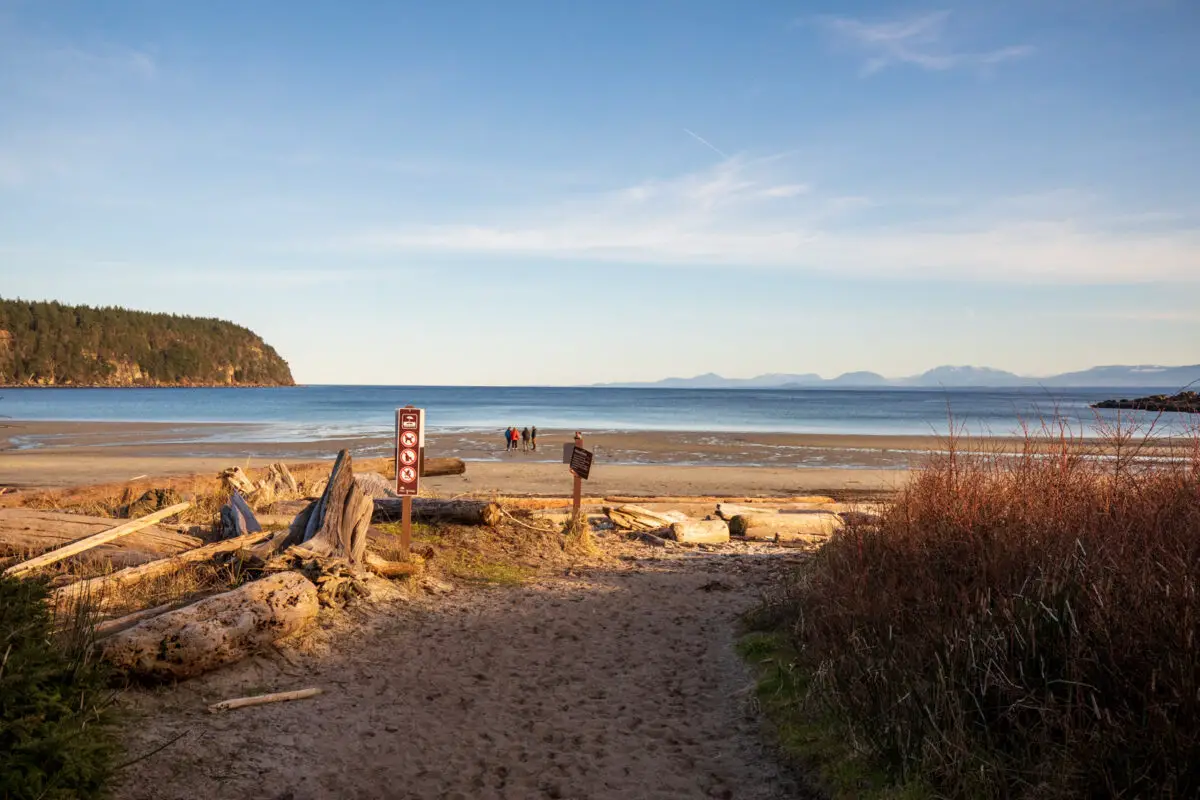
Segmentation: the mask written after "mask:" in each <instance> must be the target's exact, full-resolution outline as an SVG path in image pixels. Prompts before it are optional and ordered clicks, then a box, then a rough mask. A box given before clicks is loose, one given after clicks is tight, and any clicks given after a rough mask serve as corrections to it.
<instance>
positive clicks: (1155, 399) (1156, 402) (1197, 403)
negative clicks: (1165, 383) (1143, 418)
mask: <svg viewBox="0 0 1200 800" xmlns="http://www.w3.org/2000/svg"><path fill="white" fill-rule="evenodd" d="M1092 408H1119V409H1129V410H1133V411H1171V412H1176V413H1180V414H1200V392H1180V393H1179V394H1175V395H1166V394H1152V395H1150V396H1149V397H1139V398H1137V399H1134V400H1124V399H1122V400H1104V401H1101V402H1099V403H1092Z"/></svg>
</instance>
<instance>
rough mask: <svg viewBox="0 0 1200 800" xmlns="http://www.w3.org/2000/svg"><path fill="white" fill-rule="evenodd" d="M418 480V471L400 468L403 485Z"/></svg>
mask: <svg viewBox="0 0 1200 800" xmlns="http://www.w3.org/2000/svg"><path fill="white" fill-rule="evenodd" d="M416 479H417V471H416V470H415V469H413V468H412V467H401V468H400V482H401V483H412V482H413V481H415V480H416Z"/></svg>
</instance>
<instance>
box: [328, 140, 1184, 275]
mask: <svg viewBox="0 0 1200 800" xmlns="http://www.w3.org/2000/svg"><path fill="white" fill-rule="evenodd" d="M767 166H768V162H767V160H760V161H751V160H746V159H744V158H739V157H734V158H731V159H730V160H728V161H726V162H722V163H721V164H718V165H716V166H714V167H711V168H709V169H705V170H702V171H699V172H695V173H689V174H685V175H681V176H679V177H676V178H674V179H671V180H659V181H647V182H644V183H641V184H638V185H636V186H631V187H626V188H621V189H617V190H614V191H608V192H601V193H596V194H592V195H584V196H576V197H571V198H567V199H565V200H562V201H560V202H555V203H549V204H547V205H546V206H545V207H539V208H529V209H525V210H520V209H503V210H500V209H498V210H496V211H495V212H494V213H490V214H487V215H484V216H480V217H474V218H470V219H458V220H451V221H447V222H445V223H443V224H438V225H424V226H406V225H398V226H396V227H392V228H385V229H373V230H367V231H360V232H355V233H352V234H350V235H348V236H345V237H342V238H341V239H339V240H338V241H337V242H335V243H334V244H333V247H334V249H337V250H339V251H344V252H351V253H356V254H363V253H368V254H374V255H380V254H388V255H390V254H398V253H457V254H492V255H505V256H520V257H527V258H538V257H541V258H547V259H568V260H570V259H574V260H601V261H614V262H627V263H634V264H656V265H696V266H730V267H741V268H752V269H753V268H771V269H782V270H793V271H812V272H827V273H836V274H839V275H844V276H847V277H887V278H896V279H930V278H941V279H956V280H986V281H1005V282H1017V283H1039V282H1058V283H1075V284H1104V283H1126V282H1148V281H1180V282H1195V281H1197V280H1200V228H1198V227H1197V226H1195V225H1194V224H1193V225H1191V226H1190V227H1189V226H1182V227H1176V228H1173V229H1170V230H1166V231H1163V230H1162V229H1161V228H1156V229H1154V230H1149V229H1144V228H1140V227H1139V226H1137V225H1136V224H1134V225H1126V226H1114V225H1113V224H1112V223H1113V220H1114V219H1115V217H1114V215H1113V214H1112V213H1109V214H1106V215H1103V216H1092V215H1091V214H1090V212H1089V213H1082V212H1081V213H1079V214H1076V215H1069V216H1064V215H1063V214H1062V213H1061V211H1059V212H1056V213H1053V214H1044V215H1043V214H1038V213H1032V212H1022V211H1021V210H1020V209H1021V206H1022V204H1021V203H1016V204H1009V203H1006V202H1002V201H996V200H993V201H987V202H983V203H974V204H969V203H966V202H963V203H959V204H957V205H952V206H948V207H939V208H937V209H934V210H932V211H930V212H928V213H929V214H934V213H940V214H941V216H928V215H927V216H926V217H925V218H923V219H921V220H920V221H918V222H913V223H909V224H906V225H905V226H903V227H900V226H895V225H888V224H882V223H878V222H871V221H870V220H869V219H864V218H862V216H861V214H862V211H863V209H864V208H870V210H871V218H872V219H881V218H886V216H887V212H888V209H889V206H890V205H892V204H889V203H886V202H883V201H878V200H875V201H872V200H869V199H867V198H862V197H858V196H854V195H840V194H836V193H831V194H823V193H820V192H816V191H812V190H811V189H809V187H807V185H805V184H802V183H799V182H795V181H784V180H780V179H779V178H778V177H776V176H777V175H778V173H779V172H780V171H781V170H780V168H779V166H778V165H777V164H771V165H770V169H767ZM801 187H803V188H804V189H806V190H808V191H800V188H801ZM905 210H907V211H911V208H907V209H905ZM1114 229H1115V230H1118V231H1119V232H1117V233H1114V232H1113V230H1114Z"/></svg>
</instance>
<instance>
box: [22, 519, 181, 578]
mask: <svg viewBox="0 0 1200 800" xmlns="http://www.w3.org/2000/svg"><path fill="white" fill-rule="evenodd" d="M112 524H113V521H112V520H111V519H109V518H107V517H85V516H82V515H80V514H62V513H58V512H55V511H38V510H36V509H32V508H0V553H7V554H13V555H25V554H28V553H30V552H37V553H40V552H44V551H46V550H52V549H54V548H56V547H61V546H63V545H65V544H69V543H70V542H74V541H76V540H78V539H82V538H84V537H87V536H91V535H92V534H96V533H100V532H101V531H106V530H108V529H109V528H111V527H112ZM201 544H203V542H201V541H200V539H198V538H196V537H195V536H188V535H187V534H184V533H178V532H176V531H173V530H168V529H166V528H163V527H160V526H159V525H151V526H150V527H148V528H143V529H142V530H140V531H138V532H137V533H132V534H130V535H129V536H123V537H121V538H120V539H117V540H115V541H112V542H109V543H107V544H103V545H100V546H99V547H96V548H94V549H92V550H91V551H89V552H88V555H89V557H94V558H103V559H107V560H108V561H109V562H110V563H111V564H112V565H113V566H114V567H118V568H119V567H128V566H134V565H136V564H144V563H146V562H147V561H153V560H155V559H156V558H162V557H163V556H169V555H172V554H173V553H178V552H180V551H181V550H188V549H191V548H193V547H198V546H199V545H201Z"/></svg>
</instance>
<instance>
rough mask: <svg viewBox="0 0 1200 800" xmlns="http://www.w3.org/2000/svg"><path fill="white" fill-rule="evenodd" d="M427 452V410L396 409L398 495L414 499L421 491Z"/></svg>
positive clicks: (409, 407)
mask: <svg viewBox="0 0 1200 800" xmlns="http://www.w3.org/2000/svg"><path fill="white" fill-rule="evenodd" d="M424 450H425V409H423V408H413V407H412V406H406V407H404V408H397V409H396V494H398V495H400V496H401V497H414V496H416V494H417V493H418V492H419V491H420V489H421V456H422V454H423V453H424Z"/></svg>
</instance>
